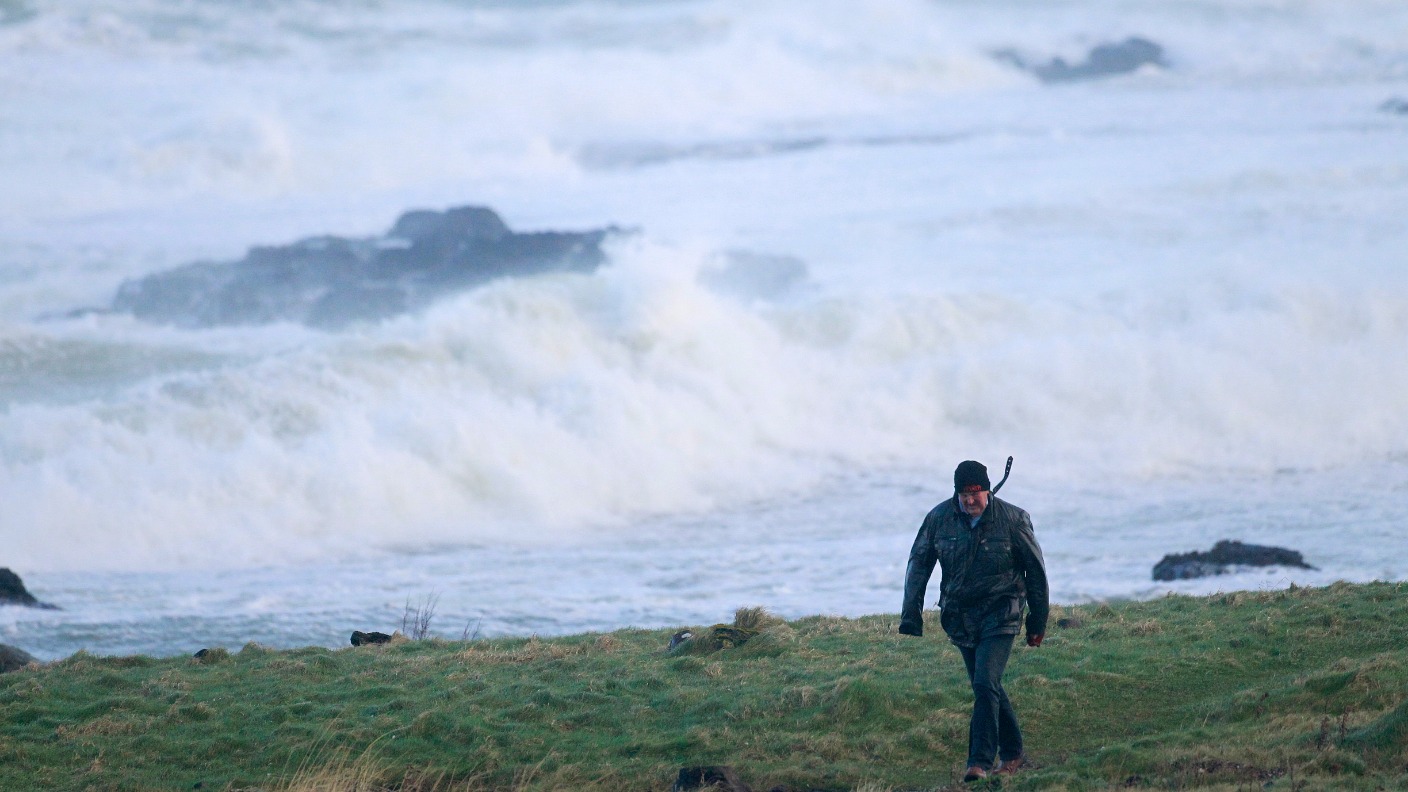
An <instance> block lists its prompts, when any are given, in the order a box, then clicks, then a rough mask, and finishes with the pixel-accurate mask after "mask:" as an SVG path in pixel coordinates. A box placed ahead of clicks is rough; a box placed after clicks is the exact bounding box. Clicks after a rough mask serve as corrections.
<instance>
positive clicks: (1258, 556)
mask: <svg viewBox="0 0 1408 792" xmlns="http://www.w3.org/2000/svg"><path fill="white" fill-rule="evenodd" d="M1235 566H1288V567H1297V568H1300V569H1314V568H1315V567H1313V566H1311V565H1309V564H1307V563H1305V559H1304V558H1303V557H1301V554H1300V553H1298V552H1296V551H1295V550H1287V549H1285V548H1284V547H1268V546H1263V545H1252V544H1242V543H1241V542H1237V541H1228V540H1226V539H1224V540H1222V541H1220V542H1218V543H1217V544H1215V545H1213V546H1212V549H1211V550H1209V551H1208V552H1206V553H1203V552H1197V551H1194V552H1191V553H1170V554H1169V555H1166V556H1164V557H1163V559H1162V560H1160V561H1159V563H1157V564H1155V565H1154V580H1189V579H1192V578H1200V577H1210V576H1212V575H1222V574H1226V573H1227V572H1228V571H1229V570H1230V568H1231V567H1235Z"/></svg>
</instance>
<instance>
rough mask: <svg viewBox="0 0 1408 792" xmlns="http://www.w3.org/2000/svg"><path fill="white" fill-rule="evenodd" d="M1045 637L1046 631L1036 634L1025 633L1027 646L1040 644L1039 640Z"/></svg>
mask: <svg viewBox="0 0 1408 792" xmlns="http://www.w3.org/2000/svg"><path fill="white" fill-rule="evenodd" d="M1045 637H1046V633H1037V634H1036V635H1032V634H1031V633H1027V646H1041V641H1042V639H1043V638H1045Z"/></svg>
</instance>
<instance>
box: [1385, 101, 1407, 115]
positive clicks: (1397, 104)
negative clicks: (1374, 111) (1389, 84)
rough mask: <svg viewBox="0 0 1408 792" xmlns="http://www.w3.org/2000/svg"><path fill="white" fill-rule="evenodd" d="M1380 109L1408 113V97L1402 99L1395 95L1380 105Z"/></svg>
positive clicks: (1386, 111)
mask: <svg viewBox="0 0 1408 792" xmlns="http://www.w3.org/2000/svg"><path fill="white" fill-rule="evenodd" d="M1379 109H1380V110H1382V111H1383V112H1385V113H1394V114H1396V115H1408V99H1400V98H1398V97H1396V96H1395V97H1394V98H1392V99H1389V100H1388V101H1386V102H1384V103H1383V104H1381V105H1379Z"/></svg>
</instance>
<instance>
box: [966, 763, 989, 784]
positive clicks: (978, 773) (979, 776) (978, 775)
mask: <svg viewBox="0 0 1408 792" xmlns="http://www.w3.org/2000/svg"><path fill="white" fill-rule="evenodd" d="M987 777H988V771H986V770H984V769H983V768H981V767H978V766H977V765H973V766H972V767H970V768H968V770H967V772H965V773H964V774H963V780H964V781H982V780H983V779H984V778H987Z"/></svg>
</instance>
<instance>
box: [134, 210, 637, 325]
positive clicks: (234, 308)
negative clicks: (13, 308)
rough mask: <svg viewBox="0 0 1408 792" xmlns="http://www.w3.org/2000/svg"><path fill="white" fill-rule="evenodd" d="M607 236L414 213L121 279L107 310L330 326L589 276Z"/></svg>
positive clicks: (189, 319) (197, 320)
mask: <svg viewBox="0 0 1408 792" xmlns="http://www.w3.org/2000/svg"><path fill="white" fill-rule="evenodd" d="M615 230H616V229H614V228H606V229H598V230H594V231H540V232H532V233H517V232H514V231H511V230H509V227H508V226H507V225H505V224H504V221H503V220H502V219H501V218H500V217H499V216H498V215H497V214H495V213H494V211H493V210H492V209H488V208H485V207H482V206H462V207H458V208H455V209H450V210H448V211H444V212H434V211H428V210H417V211H413V212H407V213H406V214H404V215H401V217H400V219H398V220H397V221H396V224H395V225H394V226H392V228H391V230H390V231H388V232H387V233H386V235H385V236H381V237H372V238H345V237H338V236H321V237H313V238H310V239H304V240H302V241H299V242H295V243H293V244H291V245H282V246H277V247H255V248H251V249H250V251H249V253H248V254H247V255H245V257H244V258H243V259H241V260H239V261H234V262H197V263H194V264H187V265H186V266H183V267H178V268H177V269H174V270H169V271H167V272H159V273H155V274H153V275H148V276H147V277H145V278H141V279H138V280H130V281H126V282H125V283H123V284H122V285H121V286H120V287H119V288H118V290H117V296H116V298H115V299H114V300H113V304H112V310H114V311H118V312H123V313H130V314H132V315H133V316H136V317H137V318H139V319H143V320H146V321H150V322H158V323H162V324H172V325H177V326H181V327H209V326H214V325H248V324H262V323H267V322H279V321H292V322H302V323H304V324H308V325H312V326H314V327H322V328H338V327H343V326H345V325H348V324H351V323H353V322H359V321H373V320H377V319H384V318H386V317H389V316H394V315H396V314H399V313H404V312H406V311H410V310H414V309H416V308H420V307H423V306H424V305H426V304H428V303H430V302H431V301H433V300H434V299H436V298H438V297H442V296H444V295H447V294H450V293H453V292H456V291H461V290H464V289H467V288H471V287H473V286H479V285H482V284H484V283H487V282H489V281H491V280H495V279H497V278H503V277H509V276H526V275H538V274H542V273H547V272H591V271H592V270H594V269H596V268H597V267H598V266H600V265H601V264H602V263H603V262H604V261H605V254H604V253H603V252H602V250H601V243H602V241H603V240H604V239H605V237H606V235H607V234H608V233H611V232H612V231H615Z"/></svg>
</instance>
